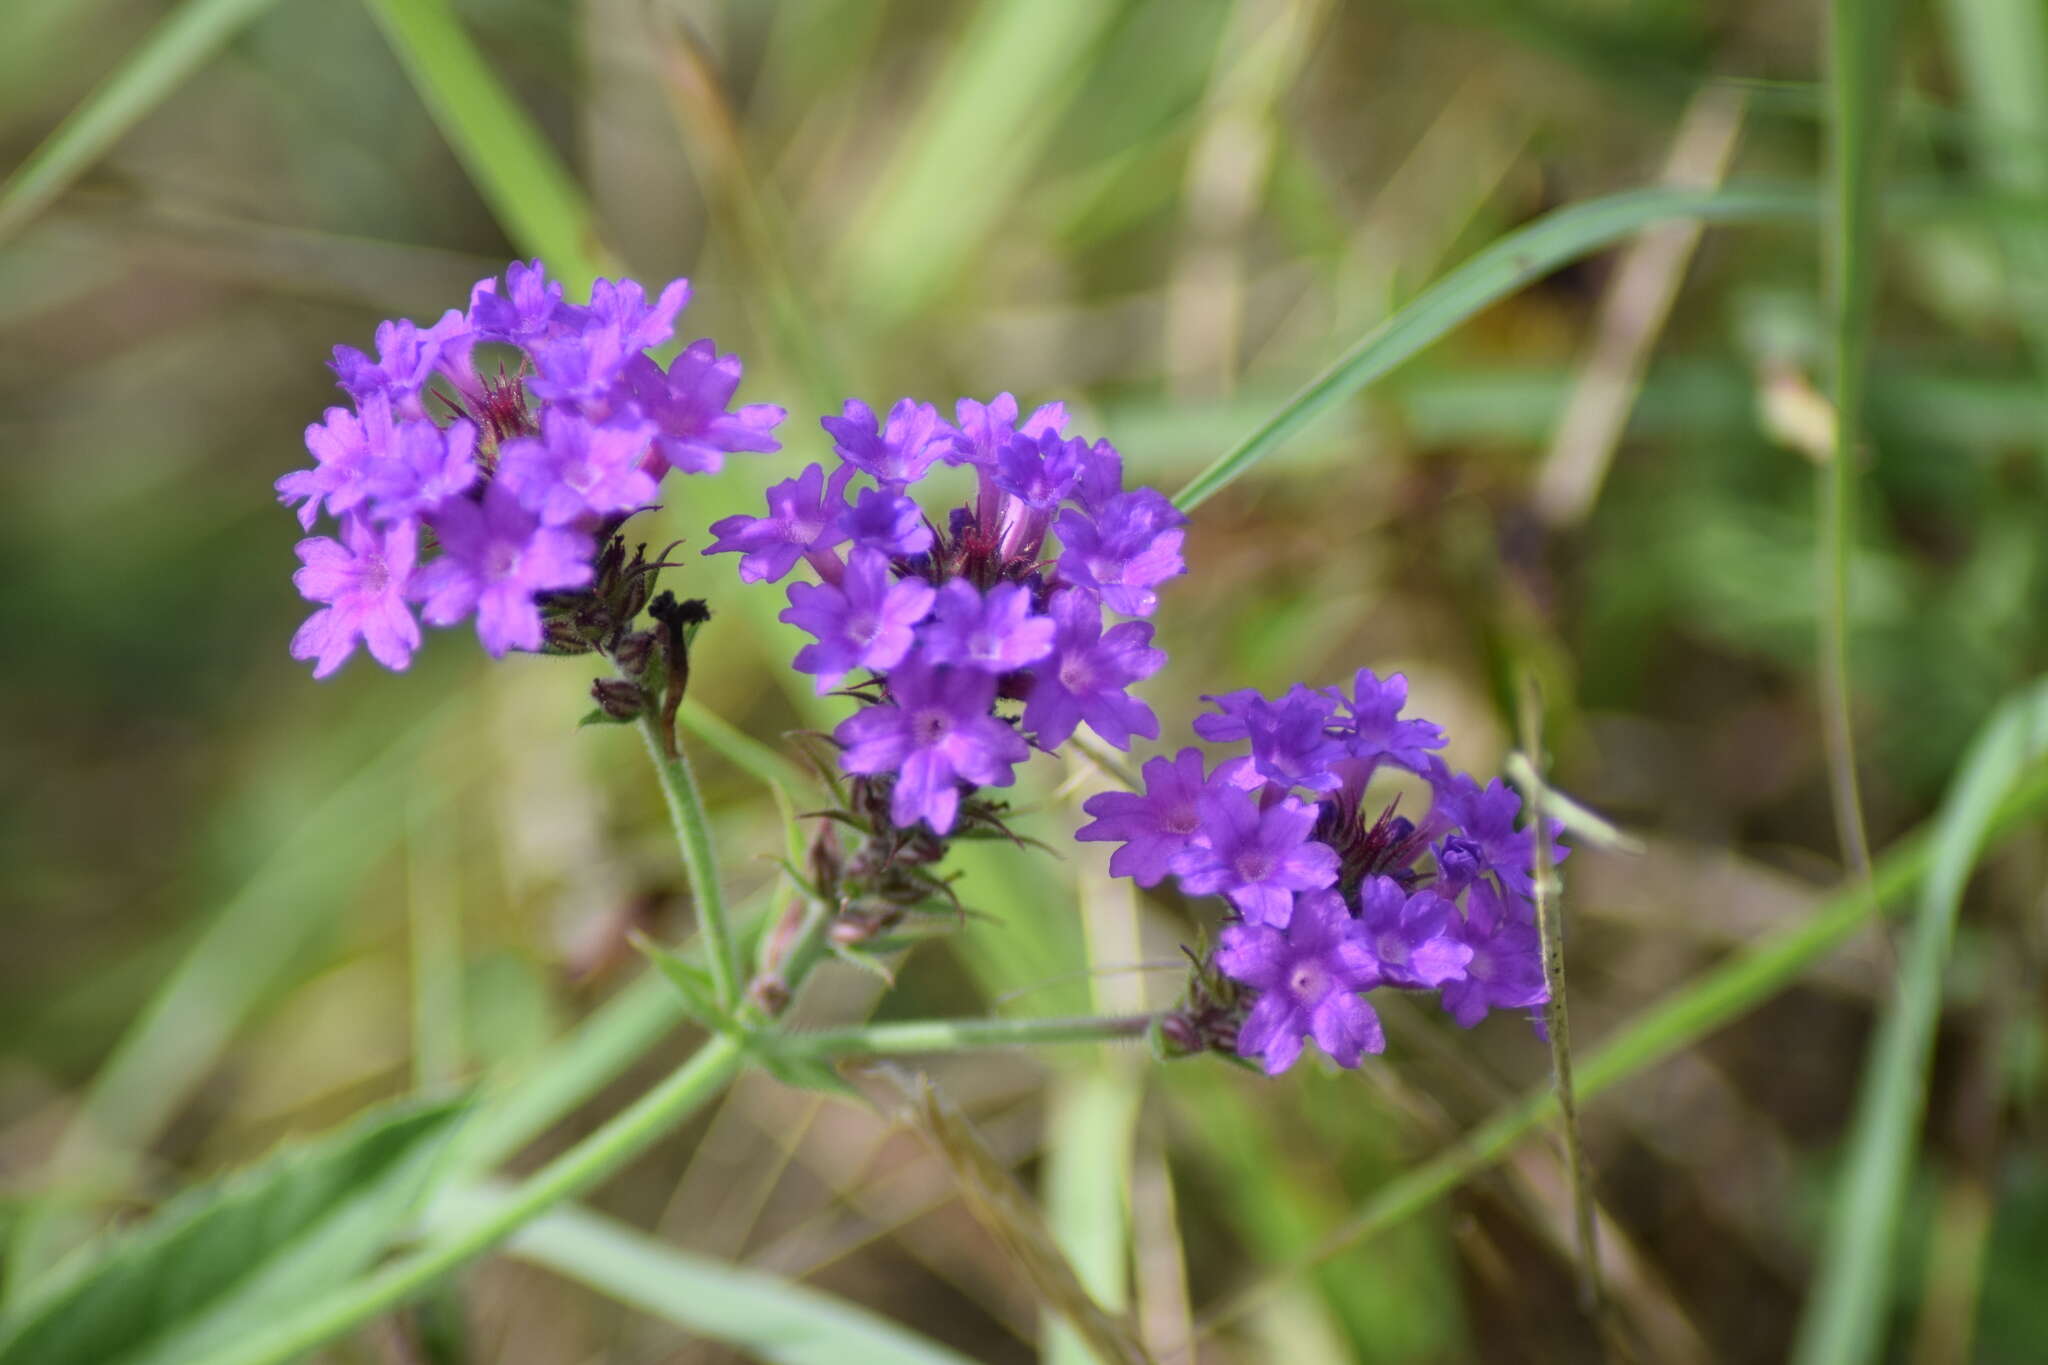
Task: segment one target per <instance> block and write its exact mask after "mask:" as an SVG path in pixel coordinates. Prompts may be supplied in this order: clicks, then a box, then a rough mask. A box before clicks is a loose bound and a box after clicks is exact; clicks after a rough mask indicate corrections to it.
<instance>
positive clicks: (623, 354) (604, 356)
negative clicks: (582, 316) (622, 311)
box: [526, 327, 639, 404]
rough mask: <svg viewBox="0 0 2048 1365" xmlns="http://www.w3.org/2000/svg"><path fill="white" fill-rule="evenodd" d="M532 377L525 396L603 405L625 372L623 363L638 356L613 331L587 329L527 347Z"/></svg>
mask: <svg viewBox="0 0 2048 1365" xmlns="http://www.w3.org/2000/svg"><path fill="white" fill-rule="evenodd" d="M526 353H527V354H528V355H530V356H532V357H533V365H534V369H535V371H536V372H535V373H534V374H532V375H530V376H528V377H527V380H526V389H527V392H529V393H531V394H533V395H534V396H535V397H537V398H542V399H545V400H547V401H548V402H551V403H591V404H596V403H600V402H604V401H607V400H608V399H609V397H610V394H611V390H612V387H613V386H614V385H615V384H617V383H618V382H619V380H620V378H621V377H623V376H624V374H625V372H626V362H628V361H629V360H631V359H633V357H634V356H636V355H637V354H639V352H638V350H637V348H635V347H632V346H630V345H628V344H627V343H626V340H625V338H624V337H623V336H621V335H620V333H619V331H618V329H617V328H615V327H589V328H586V329H585V330H583V331H581V332H576V333H571V334H569V335H566V336H549V337H542V338H539V339H537V340H535V341H531V342H529V343H527V347H526Z"/></svg>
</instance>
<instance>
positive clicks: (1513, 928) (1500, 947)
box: [1443, 880, 1550, 1028]
mask: <svg viewBox="0 0 2048 1365" xmlns="http://www.w3.org/2000/svg"><path fill="white" fill-rule="evenodd" d="M1458 937H1459V938H1460V939H1462V940H1463V941H1464V943H1465V945H1466V946H1467V947H1468V948H1470V949H1471V950H1472V957H1471V959H1470V960H1469V961H1467V962H1466V964H1465V974H1464V975H1463V976H1462V977H1458V978H1455V979H1453V980H1450V981H1447V982H1445V983H1444V985H1443V1002H1444V1008H1445V1009H1446V1010H1448V1011H1450V1015H1451V1017H1452V1018H1453V1019H1455V1020H1457V1021H1458V1026H1459V1027H1460V1028H1471V1027H1472V1026H1473V1025H1474V1024H1476V1023H1478V1022H1479V1021H1480V1020H1481V1019H1484V1018H1485V1017H1486V1012H1487V1011H1488V1010H1490V1009H1495V1010H1518V1009H1529V1008H1532V1007H1534V1006H1536V1005H1540V1004H1542V1003H1543V1002H1544V1001H1546V1000H1548V999H1550V989H1549V987H1548V986H1546V985H1545V984H1544V981H1543V944H1542V940H1541V939H1540V938H1539V937H1538V936H1537V933H1536V927H1535V926H1534V925H1532V924H1525V923H1523V922H1522V921H1521V920H1519V919H1517V918H1515V917H1514V916H1512V915H1509V914H1507V913H1506V912H1505V910H1504V909H1503V908H1502V905H1501V900H1500V895H1499V893H1497V892H1496V891H1495V890H1494V888H1493V884H1492V883H1491V882H1487V881H1483V880H1482V881H1477V882H1474V883H1473V884H1472V887H1471V889H1470V890H1468V891H1467V892H1466V893H1465V922H1464V924H1463V925H1462V926H1459V932H1458Z"/></svg>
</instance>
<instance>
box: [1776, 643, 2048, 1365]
mask: <svg viewBox="0 0 2048 1365" xmlns="http://www.w3.org/2000/svg"><path fill="white" fill-rule="evenodd" d="M2044 747H2048V683H2039V684H2036V685H2035V686H2034V687H2032V688H2030V689H2029V690H2028V691H2027V692H2026V693H2024V694H2023V695H2021V696H2018V697H2015V698H2013V699H2011V700H2010V701H2008V702H2007V703H2006V704H2005V705H2003V706H2001V707H2000V708H1999V709H1998V711H1997V713H1996V714H1995V715H1993V716H1992V718H1991V720H1990V721H1989V722H1988V723H1987V724H1986V725H1985V727H1984V729H1983V731H1982V732H1981V733H1980V734H1979V735H1978V737H1977V740H1976V742H1975V743H1973V744H1972V745H1971V746H1970V751H1969V753H1968V754H1967V755H1965V756H1964V759H1963V762H1962V765H1961V766H1960V767H1959V768H1958V769H1957V770H1956V776H1955V780H1954V781H1953V782H1952V783H1951V784H1950V786H1949V792H1948V795H1947V797H1946V798H1945V799H1944V800H1943V802H1942V807H1941V813H1940V814H1939V815H1938V816H1937V817H1936V823H1935V830H1934V840H1933V843H1934V851H1933V855H1932V858H1931V861H1930V863H1929V866H1928V870H1927V877H1926V880H1925V881H1924V882H1923V883H1922V884H1921V887H1920V905H1919V912H1918V916H1917V918H1916V919H1915V921H1914V924H1913V941H1912V944H1911V947H1910V950H1909V952H1908V953H1907V955H1906V958H1905V960H1904V961H1903V962H1902V963H1901V965H1900V970H1899V979H1898V986H1897V989H1896V992H1895V994H1894V996H1893V999H1892V1003H1891V1006H1890V1008H1889V1009H1888V1010H1887V1011H1886V1013H1885V1016H1884V1019H1883V1022H1882V1023H1881V1024H1880V1025H1879V1028H1878V1033H1877V1039H1876V1041H1875V1043H1874V1044H1873V1045H1872V1047H1871V1052H1870V1061H1869V1064H1868V1067H1867V1068H1866V1070H1865V1072H1864V1076H1863V1086H1862V1089H1861V1091H1860V1092H1859V1094H1858V1096H1857V1104H1856V1116H1855V1119H1854V1121H1853V1122H1852V1123H1851V1125H1850V1128H1849V1158H1848V1168H1847V1170H1846V1171H1845V1172H1844V1173H1843V1176H1842V1181H1841V1184H1840V1186H1839V1188H1838V1189H1837V1191H1836V1194H1835V1202H1834V1207H1833V1211H1832V1213H1831V1216H1830V1218H1829V1221H1828V1229H1827V1235H1826V1239H1825V1242H1824V1244H1823V1246H1824V1250H1823V1253H1822V1256H1821V1260H1820V1269H1819V1274H1818V1276H1817V1279H1816V1283H1815V1286H1814V1292H1813V1297H1812V1298H1811V1299H1810V1300H1809V1301H1808V1303H1807V1311H1806V1315H1805V1317H1804V1319H1803V1320H1802V1321H1801V1323H1800V1331H1799V1337H1798V1342H1797V1348H1796V1350H1795V1352H1794V1354H1793V1359H1794V1360H1795V1361H1797V1362H1799V1365H1855V1362H1860V1361H1869V1360H1875V1359H1877V1358H1878V1355H1879V1353H1880V1350H1881V1348H1882V1346H1883V1343H1884V1331H1885V1326H1886V1323H1887V1321H1888V1319H1889V1314H1890V1311H1891V1296H1892V1284H1893V1266H1892V1256H1893V1252H1894V1250H1895V1248H1896V1246H1897V1242H1898V1232H1899V1214H1900V1211H1901V1209H1902V1208H1903V1207H1904V1205H1905V1200H1906V1187H1907V1185H1908V1184H1909V1183H1910V1182H1911V1180H1912V1177H1913V1160H1914V1156H1915V1154H1916V1153H1917V1152H1918V1150H1919V1145H1920V1126H1921V1120H1922V1118H1923V1117H1924V1114H1925V1110H1926V1108H1927V1074H1928V1070H1929V1068H1930V1067H1931V1066H1932V1065H1933V1062H1934V1031H1935V1027H1936V1025H1937V1024H1938V1023H1939V1022H1940V1019H1941V994H1942V979H1943V974H1944V972H1945V970H1946V969H1947V966H1948V958H1949V948H1950V946H1951V944H1952V943H1953V942H1954V939H1955V928H1956V917H1957V915H1958V914H1959V913H1960V911H1961V909H1962V901H1963V889H1964V888H1965V887H1966V886H1967V885H1968V884H1969V881H1970V873H1971V871H1972V870H1973V869H1974V868H1975V867H1976V865H1977V859H1978V858H1979V857H1980V856H1981V855H1982V853H1983V851H1984V847H1985V845H1986V843H1987V842H1988V841H1989V838H1990V832H1991V826H1992V823H1993V821H1994V820H1995V819H1996V818H1997V815H1998V811H1999V807H2000V803H2001V802H2003V801H2004V800H2005V799H2006V796H2007V794H2008V793H2009V792H2010V791H2011V790H2012V788H2013V786H2014V785H2015V784H2016V783H2017V782H2018V781H2019V779H2020V776H2021V774H2022V773H2024V772H2025V771H2026V769H2027V767H2028V766H2029V765H2030V764H2033V763H2035V762H2038V761H2039V760H2040V758H2041V755H2042V752H2043V749H2044Z"/></svg>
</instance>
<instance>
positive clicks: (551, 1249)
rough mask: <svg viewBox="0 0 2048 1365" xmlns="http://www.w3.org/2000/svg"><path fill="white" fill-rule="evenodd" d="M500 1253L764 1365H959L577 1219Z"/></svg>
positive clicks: (892, 1327)
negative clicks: (733, 1349) (716, 1342)
mask: <svg viewBox="0 0 2048 1365" xmlns="http://www.w3.org/2000/svg"><path fill="white" fill-rule="evenodd" d="M502 1198H503V1196H501V1195H498V1194H495V1193H491V1192H484V1191H469V1190H465V1191H463V1192H462V1194H461V1195H459V1196H457V1197H455V1198H453V1199H451V1200H450V1201H449V1202H450V1203H451V1204H453V1205H455V1207H456V1213H457V1216H470V1215H472V1214H474V1213H479V1212H485V1211H488V1210H490V1209H492V1208H495V1207H496V1206H497V1205H498V1204H499V1203H500V1202H501V1201H502ZM506 1249H507V1250H508V1251H509V1252H510V1253H511V1254H512V1255H514V1256H516V1257H518V1258H519V1259H521V1260H524V1261H530V1262H532V1263H533V1264H534V1265H538V1266H545V1267H547V1268H548V1269H549V1270H552V1271H554V1272H555V1273H556V1274H558V1275H562V1276H564V1277H566V1278H568V1279H571V1280H574V1281H576V1282H577V1283H578V1284H582V1285H586V1286H588V1287H589V1288H591V1289H594V1290H596V1291H597V1292H598V1293H600V1294H604V1295H606V1296H607V1297H610V1298H613V1299H616V1300H617V1301H618V1302H620V1303H623V1304H627V1305H629V1306H631V1307H634V1308H638V1309H639V1310H641V1311H642V1312H644V1313H647V1314H649V1315H651V1316H653V1317H657V1318H660V1319H661V1320H662V1321H664V1322H670V1323H673V1324H675V1325H676V1326H677V1327H680V1328H682V1329H683V1330H684V1331H685V1332H688V1333H690V1334H692V1335H694V1336H702V1337H709V1338H710V1339H712V1340H714V1341H720V1342H724V1343H725V1344H726V1345H728V1346H732V1347H734V1348H736V1349H738V1350H740V1351H742V1352H745V1353H746V1355H747V1356H748V1357H749V1358H750V1359H759V1360H764V1361H769V1362H772V1365H968V1361H967V1358H966V1357H965V1356H961V1355H956V1354H955V1353H954V1352H952V1351H950V1350H948V1349H946V1348H945V1347H944V1346H941V1345H939V1344H938V1343H937V1342H935V1341H929V1340H927V1339H926V1338H924V1337H921V1336H919V1335H917V1334H916V1333H915V1332H912V1331H911V1330H910V1329H909V1328H907V1327H901V1326H898V1325H897V1324H895V1323H893V1322H890V1321H889V1320H888V1319H887V1318H884V1317H880V1316H878V1315H876V1314H874V1313H870V1312H868V1311H867V1310H866V1309H863V1308H860V1307H857V1306H856V1305H854V1304H851V1303H847V1302H846V1301H845V1300H843V1299H839V1298H836V1297H834V1296H833V1295H830V1294H826V1293H822V1292H820V1291H819V1290H816V1289H812V1288H809V1287H808V1286H805V1285H800V1284H792V1283H790V1282H789V1281H788V1280H784V1279H781V1278H779V1277H777V1276H774V1275H769V1274H766V1273H764V1272H762V1271H758V1270H742V1269H739V1268H738V1267H735V1266H731V1265H727V1264H725V1263H723V1262H721V1261H714V1260H711V1259H710V1258H708V1257H703V1256H693V1255H690V1254H689V1253H687V1252H682V1251H678V1250H676V1249H675V1248H674V1247H670V1246H665V1245H663V1244H662V1243H661V1242H658V1241H656V1240H654V1239H653V1238H652V1237H648V1236H646V1235H645V1234H643V1233H640V1232H636V1231H634V1230H632V1229H630V1228H627V1227H625V1226H623V1225H621V1224H619V1223H616V1222H614V1221H612V1220H611V1219H608V1218H601V1217H599V1216H598V1215H596V1214H593V1213H588V1212H585V1211H584V1210H582V1209H576V1208H562V1209H558V1210H556V1211H555V1212H553V1213H550V1214H547V1215H546V1216H545V1217H542V1218H540V1219H538V1220H537V1221H535V1222H534V1223H533V1224H531V1225H530V1226H528V1227H527V1228H526V1229H525V1230H524V1231H522V1232H521V1233H520V1234H519V1235H518V1236H516V1237H514V1238H513V1239H512V1241H511V1243H510V1244H509V1245H508V1246H507V1248H506Z"/></svg>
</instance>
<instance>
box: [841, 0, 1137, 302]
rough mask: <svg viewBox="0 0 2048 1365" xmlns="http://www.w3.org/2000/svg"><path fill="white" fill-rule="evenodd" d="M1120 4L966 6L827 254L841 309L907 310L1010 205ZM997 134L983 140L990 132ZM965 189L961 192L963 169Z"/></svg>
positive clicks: (1059, 1)
mask: <svg viewBox="0 0 2048 1365" xmlns="http://www.w3.org/2000/svg"><path fill="white" fill-rule="evenodd" d="M1120 8H1121V6H1119V5H1116V4H1113V3H1110V0H997V3H992V4H986V5H981V6H977V7H975V8H974V9H973V11H972V13H973V18H972V21H971V22H970V23H969V25H968V28H967V31H966V32H965V33H963V34H961V35H960V36H959V37H958V38H957V39H956V40H954V41H953V42H951V43H949V44H948V45H947V47H948V49H949V52H950V55H949V57H948V58H947V62H946V67H945V70H943V71H942V72H940V74H939V77H938V79H937V81H936V82H934V84H933V86H932V88H931V90H930V92H929V93H928V94H927V95H926V96H925V99H924V103H923V107H922V108H921V109H920V110H919V111H918V113H917V115H916V117H915V119H914V120H913V121H912V123H911V126H910V128H909V129H908V131H907V132H906V133H905V134H904V137H903V142H902V145H901V146H900V147H899V149H898V150H897V153H896V155H895V156H894V158H893V159H892V160H891V161H890V163H889V165H888V166H887V168H886V169H884V171H883V172H882V174H881V176H880V177H879V178H878V179H877V180H876V181H875V187H874V189H873V191H871V192H870V194H869V195H868V199H867V203H866V206H865V207H864V208H863V209H862V210H861V211H860V213H859V214H858V216H857V217H856V218H855V220H854V224H853V228H852V230H851V231H850V232H849V233H848V234H847V236H846V238H845V246H844V248H843V249H842V250H841V251H840V253H839V256H838V259H837V260H836V261H835V263H834V264H835V270H834V272H833V273H834V276H835V277H836V278H837V279H838V280H840V281H841V282H842V283H843V284H844V286H845V288H846V289H847V290H848V291H849V293H850V294H851V295H852V299H853V308H852V310H851V311H852V312H853V313H854V314H855V315H857V316H862V317H867V318H871V319H874V324H873V325H875V326H876V327H886V326H888V325H889V324H890V323H892V322H895V321H898V320H901V319H903V318H905V317H909V316H910V315H912V314H914V313H916V312H917V311H918V309H919V308H921V307H922V306H923V305H924V304H925V303H926V302H927V301H928V300H929V299H930V298H931V296H932V295H933V294H934V293H936V292H937V291H938V290H939V289H940V288H941V287H943V286H944V285H945V284H946V282H947V281H948V280H949V279H951V278H952V276H953V275H954V273H955V272H957V271H958V270H959V269H960V268H961V266H962V265H964V264H965V262H966V260H967V258H968V255H969V253H971V252H972V251H973V249H974V247H975V246H976V245H977V244H978V243H979V242H980V240H981V239H982V238H983V237H984V236H986V235H987V234H988V233H989V232H991V231H993V230H994V228H995V226H996V225H997V224H998V223H999V222H1001V221H1002V217H1003V214H1004V213H1005V212H1006V211H1007V210H1008V209H1009V208H1010V207H1011V205H1012V203H1013V202H1014V201H1015V198H1016V193H1017V190H1018V187H1019V186H1020V185H1021V184H1022V183H1023V180H1024V177H1025V175H1026V174H1027V173H1028V172H1029V171H1030V169H1031V165H1032V162H1033V160H1034V159H1035V158H1036V157H1037V155H1038V151H1039V149H1040V148H1041V147H1042V146H1044V144H1045V140H1046V139H1047V138H1048V137H1049V136H1050V135H1051V133H1052V130H1053V126H1054V123H1055V122H1056V120H1057V119H1058V117H1059V115H1060V114H1061V112H1063V111H1064V110H1065V108H1066V106H1067V105H1068V104H1069V103H1070V102H1071V100H1072V97H1073V93H1074V91H1075V89H1076V88H1077V87H1078V85H1079V82H1080V78H1081V76H1082V75H1084V74H1085V67H1084V66H1083V65H1082V64H1081V61H1080V59H1081V58H1084V57H1085V55H1086V54H1087V53H1088V51H1089V50H1090V49H1091V48H1092V47H1093V46H1094V44H1095V40H1096V38H1097V37H1098V36H1099V35H1100V34H1101V33H1102V31H1103V28H1104V26H1105V25H1107V24H1108V23H1109V21H1110V20H1111V19H1113V18H1115V17H1116V14H1117V12H1118V10H1119V9H1120ZM993 128H1000V129H1002V130H1003V136H1002V137H1001V139H999V140H998V141H996V142H994V143H991V141H990V139H989V130H990V129H993ZM970 166H971V167H972V168H973V189H972V191H971V192H968V193H962V191H961V171H962V168H963V167H970Z"/></svg>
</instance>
